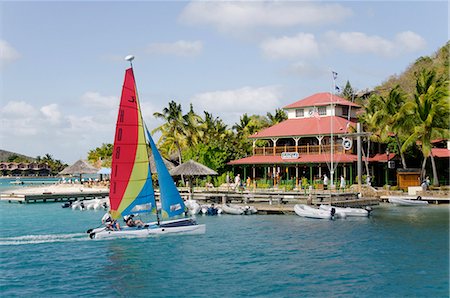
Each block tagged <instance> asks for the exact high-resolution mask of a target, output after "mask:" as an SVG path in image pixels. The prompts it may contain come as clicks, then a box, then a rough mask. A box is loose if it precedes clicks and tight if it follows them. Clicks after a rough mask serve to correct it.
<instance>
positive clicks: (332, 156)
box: [330, 71, 337, 189]
mask: <svg viewBox="0 0 450 298" xmlns="http://www.w3.org/2000/svg"><path fill="white" fill-rule="evenodd" d="M331 74H332V76H333V90H332V91H331V93H330V106H331V121H330V122H331V134H330V136H331V140H330V146H331V148H330V151H331V160H330V178H331V187H330V189H331V188H333V186H334V160H333V159H334V139H333V128H334V127H333V119H334V118H333V113H335V111H334V110H333V92H334V90H335V88H336V75H337V73H336V72H334V71H332V72H331Z"/></svg>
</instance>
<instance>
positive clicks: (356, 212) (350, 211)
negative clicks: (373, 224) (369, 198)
mask: <svg viewBox="0 0 450 298" xmlns="http://www.w3.org/2000/svg"><path fill="white" fill-rule="evenodd" d="M319 208H320V209H322V210H325V211H331V208H334V209H335V210H336V214H345V216H355V217H368V216H369V211H367V210H366V209H362V208H350V207H346V208H342V207H334V206H330V205H320V206H319Z"/></svg>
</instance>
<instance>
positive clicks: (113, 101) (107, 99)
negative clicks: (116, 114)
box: [81, 91, 119, 110]
mask: <svg viewBox="0 0 450 298" xmlns="http://www.w3.org/2000/svg"><path fill="white" fill-rule="evenodd" d="M81 103H82V104H83V105H85V106H87V107H90V108H95V109H103V110H111V109H116V108H117V107H118V106H119V98H118V97H117V96H104V95H101V94H100V93H98V92H94V91H88V92H86V93H84V94H83V95H82V96H81Z"/></svg>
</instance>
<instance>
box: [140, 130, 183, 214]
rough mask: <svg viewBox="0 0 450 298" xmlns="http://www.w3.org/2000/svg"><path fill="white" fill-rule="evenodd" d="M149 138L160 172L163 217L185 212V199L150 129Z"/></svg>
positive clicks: (157, 168)
mask: <svg viewBox="0 0 450 298" xmlns="http://www.w3.org/2000/svg"><path fill="white" fill-rule="evenodd" d="M147 138H148V141H149V142H150V148H151V150H152V154H153V159H154V160H155V166H156V172H157V173H158V183H159V193H160V201H161V210H162V216H163V218H168V217H172V216H176V215H180V214H183V213H184V211H185V205H184V202H183V199H182V198H181V196H180V193H179V192H178V189H177V187H176V186H175V183H174V181H173V179H172V176H170V174H169V171H168V170H167V167H166V165H165V164H164V161H163V159H162V157H161V154H159V151H158V149H157V148H156V145H155V142H153V138H152V136H151V135H150V133H149V132H148V130H147Z"/></svg>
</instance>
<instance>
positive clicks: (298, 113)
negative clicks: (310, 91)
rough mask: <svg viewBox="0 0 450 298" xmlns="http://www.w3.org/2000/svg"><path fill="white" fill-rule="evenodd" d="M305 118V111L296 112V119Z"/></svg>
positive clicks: (298, 110)
mask: <svg viewBox="0 0 450 298" xmlns="http://www.w3.org/2000/svg"><path fill="white" fill-rule="evenodd" d="M304 116H305V110H303V109H296V110H295V117H304Z"/></svg>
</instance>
